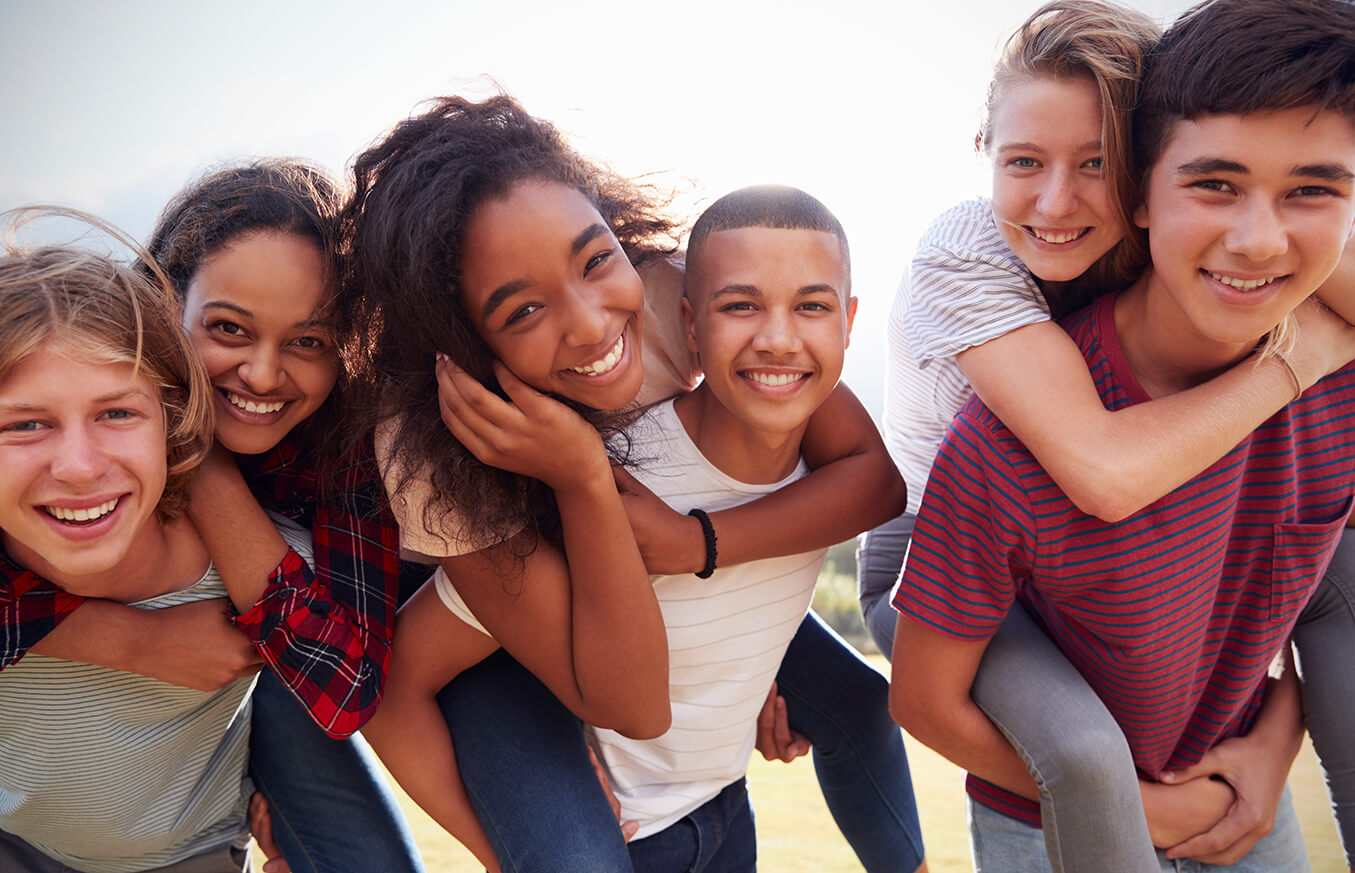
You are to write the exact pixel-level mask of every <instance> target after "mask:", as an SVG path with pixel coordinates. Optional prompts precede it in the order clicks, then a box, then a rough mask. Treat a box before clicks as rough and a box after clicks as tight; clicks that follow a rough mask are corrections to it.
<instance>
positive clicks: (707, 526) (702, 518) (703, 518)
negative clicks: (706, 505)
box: [687, 509, 718, 579]
mask: <svg viewBox="0 0 1355 873" xmlns="http://www.w3.org/2000/svg"><path fill="white" fill-rule="evenodd" d="M687 514H688V515H690V516H692V517H693V518H695V519H696V520H697V521H699V522H701V535H702V536H703V537H705V539H706V566H704V567H702V568H701V570H700V571H699V572H698V573H697V574H696V578H698V579H709V578H710V576H711V574H712V573H714V572H715V559H716V557H718V553H717V552H716V551H715V525H713V524H711V523H710V516H709V515H706V511H705V510H704V509H693V510H692V511H691V512H688V513H687Z"/></svg>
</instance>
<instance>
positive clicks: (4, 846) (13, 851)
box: [0, 831, 74, 873]
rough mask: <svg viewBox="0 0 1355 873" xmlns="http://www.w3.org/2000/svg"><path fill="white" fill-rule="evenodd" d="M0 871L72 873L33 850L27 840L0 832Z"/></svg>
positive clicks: (65, 867) (11, 872)
mask: <svg viewBox="0 0 1355 873" xmlns="http://www.w3.org/2000/svg"><path fill="white" fill-rule="evenodd" d="M0 870H4V871H5V873H74V871H72V870H71V868H69V867H67V866H66V865H65V864H62V863H61V862H60V861H57V860H55V859H53V858H49V857H47V856H46V855H45V854H43V853H42V852H40V851H38V850H37V849H35V848H33V845H32V844H31V843H29V842H28V841H27V840H24V839H21V838H20V837H16V836H14V835H13V834H10V833H6V832H4V831H0Z"/></svg>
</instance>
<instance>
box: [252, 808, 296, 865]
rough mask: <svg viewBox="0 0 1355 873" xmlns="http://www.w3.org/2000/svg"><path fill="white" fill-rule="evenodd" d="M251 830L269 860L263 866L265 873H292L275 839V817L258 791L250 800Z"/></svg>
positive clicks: (261, 850)
mask: <svg viewBox="0 0 1355 873" xmlns="http://www.w3.org/2000/svg"><path fill="white" fill-rule="evenodd" d="M249 830H250V832H251V833H252V834H253V835H254V842H256V843H258V844H259V851H260V852H263V855H264V858H266V859H267V860H266V861H265V862H264V865H263V870H264V873H290V871H291V868H290V867H288V866H287V861H286V860H284V859H283V857H282V851H281V850H280V849H279V848H278V844H277V841H275V840H274V839H273V817H272V815H271V814H270V813H269V811H268V801H267V800H266V799H265V798H264V796H263V794H262V793H260V792H258V791H256V792H254V795H253V796H252V797H250V799H249Z"/></svg>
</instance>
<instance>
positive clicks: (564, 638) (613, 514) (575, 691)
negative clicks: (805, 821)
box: [438, 363, 671, 737]
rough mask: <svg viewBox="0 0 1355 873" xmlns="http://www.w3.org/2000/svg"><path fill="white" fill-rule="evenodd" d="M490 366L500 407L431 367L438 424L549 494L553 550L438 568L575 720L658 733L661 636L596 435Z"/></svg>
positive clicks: (663, 656)
mask: <svg viewBox="0 0 1355 873" xmlns="http://www.w3.org/2000/svg"><path fill="white" fill-rule="evenodd" d="M495 367H496V370H497V373H498V377H499V383H500V385H502V386H503V388H504V390H505V391H506V392H507V393H508V395H509V397H510V399H511V401H512V402H511V403H506V402H504V401H503V400H501V399H500V398H498V397H497V396H496V395H494V394H492V393H491V392H490V391H488V390H487V389H485V388H484V386H482V385H480V383H478V382H476V381H475V380H474V379H471V378H470V377H469V376H466V375H465V374H464V373H462V372H460V371H459V370H456V369H455V368H454V367H452V366H451V365H450V364H448V363H440V364H439V367H438V369H439V387H440V391H439V396H440V399H441V401H442V404H443V408H444V415H443V418H444V420H445V421H446V422H447V425H448V427H450V428H451V430H452V433H453V435H454V436H456V438H457V439H458V440H459V441H460V442H461V444H462V445H464V446H465V447H466V448H467V449H468V450H469V451H470V452H471V453H473V454H474V455H475V456H476V457H477V458H479V459H480V460H481V461H482V462H484V463H486V464H491V465H493V466H496V467H500V468H502V469H507V470H510V471H512V472H514V473H518V474H519V475H524V476H531V477H532V478H535V479H539V480H541V481H542V482H545V483H546V484H547V485H549V486H551V488H552V490H553V491H554V492H555V500H556V504H557V506H558V508H559V512H560V522H561V527H562V530H563V540H564V553H563V554H562V553H561V552H560V551H559V550H558V549H556V548H554V547H553V546H551V545H550V544H549V543H546V542H544V541H543V542H536V543H533V542H532V541H531V539H530V538H529V537H530V534H528V533H523V534H519V535H518V536H517V537H515V538H514V539H512V540H509V541H508V542H506V543H503V544H500V545H499V546H496V547H492V548H489V549H483V550H481V551H478V552H473V553H470V554H466V555H457V556H452V557H446V558H443V559H442V566H443V568H444V569H445V570H446V571H447V574H448V576H449V577H450V578H451V579H452V580H454V582H455V584H456V588H457V591H458V592H460V593H461V595H462V597H464V598H465V600H466V603H467V605H468V606H469V607H470V609H471V611H472V612H473V613H474V614H475V616H476V617H477V618H478V619H479V620H480V621H481V622H482V623H483V624H484V626H485V627H486V628H487V629H488V630H489V632H490V633H491V634H493V636H494V638H495V640H497V641H498V643H499V644H500V645H502V646H503V647H504V648H505V649H507V650H508V652H509V653H510V654H511V655H512V656H513V657H514V658H516V659H517V660H518V661H519V662H521V663H522V665H523V666H524V667H526V668H527V669H528V670H530V671H531V672H532V673H533V674H535V675H536V676H537V677H538V678H540V679H541V681H542V682H544V683H545V684H546V686H547V687H549V688H550V690H551V692H552V693H554V694H555V695H556V696H557V697H558V698H559V699H560V702H561V703H563V704H565V706H567V707H569V708H570V709H571V710H572V711H573V712H574V713H575V715H577V716H579V718H580V719H582V720H583V721H586V722H588V723H590V724H593V725H597V726H598V727H607V728H611V729H613V730H616V731H618V732H620V733H622V734H625V735H627V736H632V737H655V736H658V735H659V734H662V733H663V732H664V731H666V730H667V729H668V725H669V722H670V721H671V712H670V709H669V697H668V639H667V634H666V633H665V631H664V625H663V615H662V613H660V611H659V605H658V601H657V600H656V599H655V597H654V589H653V586H652V585H651V584H650V582H649V574H648V573H647V572H646V570H645V567H644V564H643V562H642V561H641V560H640V552H639V550H638V549H637V548H636V546H635V540H634V538H633V537H632V535H631V532H630V523H629V522H628V521H627V519H626V513H625V509H624V508H623V507H622V505H621V498H620V496H619V495H618V494H617V491H616V487H615V485H613V483H612V477H611V472H610V465H609V463H608V461H607V456H606V453H605V452H604V450H603V446H602V441H601V438H600V437H599V436H598V434H597V431H595V430H594V429H593V428H592V427H591V426H590V425H589V424H588V423H587V422H585V421H584V420H583V419H582V418H581V417H579V416H578V415H577V414H575V413H574V412H573V411H572V410H570V409H568V408H567V407H565V406H564V405H563V404H560V403H558V402H557V401H555V400H552V399H551V398H549V397H546V396H545V395H543V394H541V393H539V392H537V391H535V390H533V389H532V388H530V387H528V386H527V385H525V384H524V383H522V382H521V381H520V380H518V379H517V378H516V377H514V376H513V375H512V374H511V373H509V372H508V370H507V369H505V368H504V367H502V366H501V365H499V364H497V363H496V365H495ZM533 546H534V547H535V548H533ZM524 554H525V555H526V557H518V556H521V555H524ZM566 555H568V560H567V561H566V557H565V556H566Z"/></svg>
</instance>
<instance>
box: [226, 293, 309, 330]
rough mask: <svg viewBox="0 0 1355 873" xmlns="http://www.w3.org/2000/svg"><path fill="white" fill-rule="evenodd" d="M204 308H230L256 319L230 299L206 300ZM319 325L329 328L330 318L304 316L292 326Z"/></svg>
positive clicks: (232, 310)
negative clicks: (229, 300)
mask: <svg viewBox="0 0 1355 873" xmlns="http://www.w3.org/2000/svg"><path fill="white" fill-rule="evenodd" d="M202 308H203V309H204V310H207V309H226V310H229V311H230V312H234V313H237V314H239V315H243V316H244V317H245V318H248V319H250V320H251V321H252V320H253V319H254V313H253V312H250V311H249V310H248V309H246V308H244V307H243V306H239V305H237V304H234V303H230V302H228V301H226V300H208V301H207V302H205V303H203V304H202ZM312 315H314V313H312ZM317 326H318V327H322V328H325V329H326V330H327V329H328V328H329V320H328V319H325V318H314V317H310V318H303V319H302V320H301V321H298V322H297V323H296V324H294V325H292V328H293V329H294V330H309V329H310V328H312V327H317Z"/></svg>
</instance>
